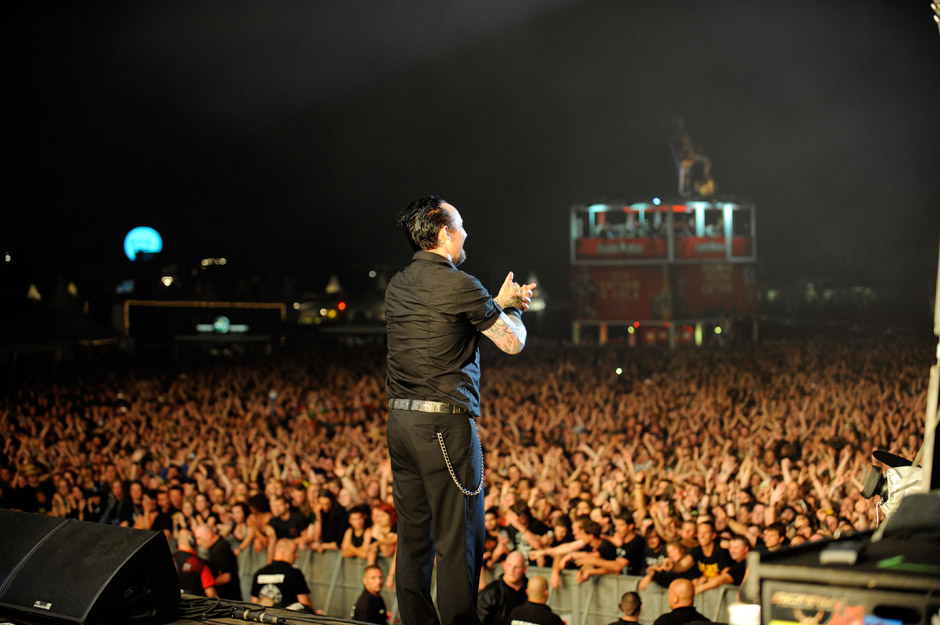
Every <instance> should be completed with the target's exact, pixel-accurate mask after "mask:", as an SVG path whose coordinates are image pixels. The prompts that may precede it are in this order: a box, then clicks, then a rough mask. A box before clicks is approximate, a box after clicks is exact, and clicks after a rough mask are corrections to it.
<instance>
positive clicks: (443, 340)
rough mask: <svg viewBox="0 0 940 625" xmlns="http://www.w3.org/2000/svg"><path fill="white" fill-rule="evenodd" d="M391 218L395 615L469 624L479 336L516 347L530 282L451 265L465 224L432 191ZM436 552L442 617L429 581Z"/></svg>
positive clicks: (475, 550) (388, 308)
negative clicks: (400, 263)
mask: <svg viewBox="0 0 940 625" xmlns="http://www.w3.org/2000/svg"><path fill="white" fill-rule="evenodd" d="M398 224H399V225H400V226H401V227H402V229H403V230H404V231H405V235H406V236H407V238H408V241H409V243H411V246H412V248H413V249H414V250H415V254H414V256H413V257H412V262H411V264H410V265H409V266H408V267H406V268H404V269H402V270H401V271H399V272H398V273H397V274H396V275H395V276H394V277H393V278H392V279H391V280H390V281H389V285H388V290H387V291H386V294H385V316H386V323H387V330H388V362H387V365H388V379H387V383H386V390H387V392H388V398H389V418H388V447H389V455H390V456H391V462H392V472H393V475H394V483H393V495H394V498H395V509H396V510H397V511H398V552H397V556H396V557H397V564H396V574H395V583H396V586H397V594H398V606H399V611H400V613H401V619H402V623H403V624H404V625H440V622H441V621H443V623H444V625H464V624H466V625H477V624H478V623H479V620H478V618H477V612H476V598H477V588H478V584H479V580H480V567H481V565H482V556H483V541H484V535H485V530H484V527H483V453H482V449H481V447H480V439H479V436H478V434H477V429H476V424H475V422H474V419H475V418H476V417H478V416H480V354H479V350H478V343H479V340H480V336H481V335H483V336H486V337H487V338H489V339H490V340H492V341H493V343H495V344H496V346H497V347H498V348H499V349H500V350H501V351H503V352H506V353H507V354H517V353H519V352H520V351H522V348H523V347H524V345H525V340H526V329H525V326H524V325H523V323H522V313H523V311H525V310H526V309H527V308H528V306H529V302H530V300H531V297H532V289H534V288H535V285H534V284H527V285H523V286H520V285H519V284H517V283H515V282H513V280H512V273H511V272H510V273H509V275H507V276H506V279H505V281H504V282H503V284H502V286H501V287H500V289H499V293H498V294H497V295H496V297H495V298H494V297H492V296H490V294H489V293H488V292H487V290H486V289H485V288H483V285H482V284H481V283H480V281H479V280H477V279H476V278H474V277H473V276H471V275H469V274H467V273H464V272H463V271H460V270H459V269H457V265H459V264H460V263H462V262H463V261H464V260H465V259H466V253H465V251H464V242H465V241H466V239H467V232H466V230H465V229H464V227H463V218H462V217H461V215H460V213H459V212H457V209H456V208H454V207H453V206H451V205H450V204H448V203H447V202H445V201H443V200H442V199H441V198H439V197H437V196H431V197H426V198H422V199H420V200H417V201H415V202H412V203H411V204H410V205H409V206H407V207H406V208H405V209H404V210H402V211H401V213H399V216H398ZM435 557H436V559H437V579H438V585H437V587H438V592H439V593H443V594H446V601H441V602H440V604H439V608H440V613H441V620H438V617H437V613H436V612H435V610H434V605H433V603H432V601H431V592H430V589H431V570H432V567H433V566H434V562H435Z"/></svg>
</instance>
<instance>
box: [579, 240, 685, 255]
mask: <svg viewBox="0 0 940 625" xmlns="http://www.w3.org/2000/svg"><path fill="white" fill-rule="evenodd" d="M575 257H576V258H578V259H579V260H585V259H626V258H665V257H666V240H665V239H662V238H659V237H643V238H633V239H607V238H600V237H597V238H590V239H578V240H577V241H576V242H575Z"/></svg>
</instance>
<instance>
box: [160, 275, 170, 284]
mask: <svg viewBox="0 0 940 625" xmlns="http://www.w3.org/2000/svg"><path fill="white" fill-rule="evenodd" d="M160 282H162V283H163V286H172V285H173V276H163V277H162V278H160Z"/></svg>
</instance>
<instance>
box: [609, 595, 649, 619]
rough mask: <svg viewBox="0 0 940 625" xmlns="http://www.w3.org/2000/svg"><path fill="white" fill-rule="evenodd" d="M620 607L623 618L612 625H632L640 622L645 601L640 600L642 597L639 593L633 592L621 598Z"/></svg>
mask: <svg viewBox="0 0 940 625" xmlns="http://www.w3.org/2000/svg"><path fill="white" fill-rule="evenodd" d="M618 607H619V608H620V612H621V613H622V614H623V616H621V617H620V618H619V619H618V620H616V621H614V622H613V623H611V624H610V625H629V624H630V623H637V622H639V620H640V610H641V609H642V608H643V601H641V600H640V595H639V594H638V593H636V592H634V591H632V590H630V591H628V592H625V593H623V596H622V597H620V604H619V605H618Z"/></svg>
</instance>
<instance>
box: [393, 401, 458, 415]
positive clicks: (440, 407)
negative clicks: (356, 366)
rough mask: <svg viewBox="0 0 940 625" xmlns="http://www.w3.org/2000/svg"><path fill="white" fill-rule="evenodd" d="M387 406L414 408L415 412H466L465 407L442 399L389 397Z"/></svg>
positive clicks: (403, 408)
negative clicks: (427, 399)
mask: <svg viewBox="0 0 940 625" xmlns="http://www.w3.org/2000/svg"><path fill="white" fill-rule="evenodd" d="M388 407H389V408H393V409H395V410H414V411H417V412H442V413H450V414H456V413H458V412H466V409H464V408H461V407H460V406H454V405H452V404H447V403H444V402H442V401H426V400H423V399H390V400H388Z"/></svg>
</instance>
